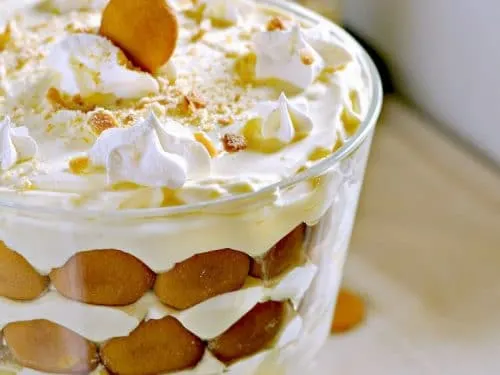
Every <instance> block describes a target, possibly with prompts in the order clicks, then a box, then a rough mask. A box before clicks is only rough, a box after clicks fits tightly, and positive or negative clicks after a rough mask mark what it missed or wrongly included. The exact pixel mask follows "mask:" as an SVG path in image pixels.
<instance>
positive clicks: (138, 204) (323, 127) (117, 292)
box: [0, 0, 382, 375]
mask: <svg viewBox="0 0 500 375" xmlns="http://www.w3.org/2000/svg"><path fill="white" fill-rule="evenodd" d="M121 1H122V4H125V3H137V2H134V1H128V0H127V1H125V0H121ZM118 3H120V1H111V2H110V3H109V4H108V5H106V4H107V2H106V1H93V2H92V1H83V2H74V3H73V2H65V1H45V2H43V4H35V5H33V2H29V4H28V3H27V5H26V7H25V9H22V10H21V13H19V15H17V16H14V17H13V18H12V19H11V20H10V21H9V23H6V25H7V26H6V27H5V31H4V33H3V34H0V121H1V122H0V125H1V127H0V129H1V131H0V137H1V142H0V211H1V212H0V240H1V242H0V329H1V335H0V338H1V341H0V374H2V375H3V374H37V373H58V374H124V375H128V374H141V375H148V374H183V375H189V374H195V375H217V374H223V373H224V374H225V373H228V374H234V375H271V374H272V375H278V374H286V375H289V374H290V375H291V374H305V373H308V369H309V366H310V365H311V363H312V361H313V358H314V355H315V353H316V352H317V350H318V349H319V348H320V347H321V345H322V344H323V343H324V341H325V340H326V338H327V336H328V333H329V331H330V324H331V319H332V316H333V309H334V305H335V300H336V295H337V293H338V290H339V284H340V280H341V276H342V268H343V264H344V260H345V257H346V253H347V248H348V243H349V239H350V236H351V230H352V226H353V221H354V217H355V213H356V207H357V202H358V198H359V192H360V189H361V185H362V180H363V174H364V169H365V164H366V161H367V158H368V153H369V149H370V143H371V138H372V135H373V130H374V126H375V122H376V120H377V118H378V116H379V113H380V108H381V103H382V89H381V84H380V79H379V76H378V73H377V71H376V69H375V67H374V65H373V63H372V61H371V60H370V58H369V57H368V55H367V54H366V53H365V52H364V50H363V49H362V48H361V47H360V46H359V45H358V44H357V43H356V42H355V41H354V39H352V38H351V37H350V36H349V35H348V34H347V33H346V32H345V31H343V30H342V29H341V28H340V27H338V26H336V25H334V24H333V23H331V22H330V21H327V20H326V19H324V18H322V17H321V16H319V15H317V14H315V13H313V12H311V11H309V10H306V9H305V8H302V7H300V6H297V5H294V4H290V3H287V2H284V1H280V0H259V1H255V2H241V3H240V2H231V1H223V0H213V1H210V0H207V1H203V2H196V1H194V2H192V1H182V0H179V1H177V2H174V3H172V4H170V5H169V6H166V8H165V4H166V3H164V2H163V1H156V0H154V1H153V0H151V1H147V2H146V1H145V2H144V3H143V4H142V5H141V6H142V8H148V7H151V8H152V9H153V11H147V12H144V14H145V15H138V16H137V18H138V21H137V20H133V19H131V21H130V23H126V24H122V25H126V26H127V27H129V28H130V29H131V30H132V31H133V32H132V33H129V34H128V35H129V36H130V35H131V34H139V37H140V39H141V40H142V41H143V43H142V44H143V45H146V46H145V47H144V46H143V45H140V46H139V52H140V53H142V54H143V55H141V56H139V57H137V56H136V53H137V51H136V50H133V49H131V48H130V45H129V44H127V41H125V42H123V40H120V39H119V37H116V36H114V34H113V32H109V29H108V32H106V31H105V29H106V27H103V25H104V22H105V21H104V19H105V17H106V12H108V11H109V13H111V12H113V11H112V10H109V9H110V8H113V7H114V6H116V4H118ZM111 4H113V6H111ZM158 4H160V6H161V7H160V8H159V9H156V10H155V8H154V7H155V6H159V5H158ZM17 5H19V4H17ZM105 6H107V7H106V8H105V9H106V10H104V11H103V8H104V7H105ZM129 11H130V9H129ZM165 11H166V13H165V14H166V18H164V20H165V22H167V23H168V22H170V21H171V20H172V15H173V14H174V15H176V17H177V19H178V21H175V22H178V23H177V24H175V26H176V28H177V29H176V33H178V36H177V35H176V37H178V40H177V41H176V46H175V43H174V48H175V47H176V49H175V52H174V53H173V57H171V58H170V56H168V57H165V56H163V57H160V62H161V63H162V64H159V65H161V66H159V67H158V69H149V68H150V65H148V64H150V63H151V64H154V63H155V62H154V61H155V60H154V59H153V58H152V59H149V60H148V59H147V58H144V56H145V55H146V54H147V53H148V51H147V44H148V42H147V39H148V38H151V39H153V40H156V39H155V38H156V36H157V35H156V34H155V31H154V30H153V31H151V30H150V29H148V31H147V35H146V34H145V35H140V32H141V29H140V25H141V22H140V21H141V17H146V18H145V20H146V21H148V19H147V17H153V16H152V15H151V14H155V15H159V16H158V17H160V19H161V17H162V16H161V14H162V12H165ZM114 12H118V11H116V10H115V11H114ZM135 13H136V14H139V13H141V12H139V11H137V10H135ZM102 15H104V16H102ZM117 17H118V16H117ZM169 17H170V18H169ZM155 20H156V19H155ZM169 20H170V21H169ZM156 21H157V20H156ZM146 23H148V22H146ZM149 23H154V22H149ZM158 24H159V25H160V26H161V27H160V26H158V28H159V29H160V30H162V29H164V28H165V27H167V26H169V27H171V26H172V25H173V24H169V25H167V26H165V24H162V23H161V22H160V23H158ZM99 25H100V28H99ZM122 27H125V26H122ZM137 28H139V29H137ZM110 29H112V27H111V26H110ZM99 30H100V31H99ZM144 32H145V31H144ZM145 33H146V32H145ZM160 34H161V35H160V36H159V38H160V41H161V38H162V37H164V35H163V34H162V33H161V32H160ZM169 35H170V34H169ZM167 39H168V38H167ZM158 46H161V44H159V45H156V47H155V48H159V47H158ZM167 47H168V46H167ZM167 47H165V48H167ZM143 58H144V59H143ZM162 58H163V59H164V60H162ZM167 61H168V62H167ZM229 102H231V104H230V105H229V104H228V103H229Z"/></svg>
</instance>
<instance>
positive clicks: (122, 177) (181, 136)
mask: <svg viewBox="0 0 500 375" xmlns="http://www.w3.org/2000/svg"><path fill="white" fill-rule="evenodd" d="M88 155H89V158H90V161H91V163H92V164H94V165H96V166H102V167H105V168H106V173H107V176H108V182H109V184H115V183H118V182H133V183H136V184H138V185H143V186H149V187H168V188H171V189H178V188H180V187H182V186H183V185H184V184H185V183H186V181H187V180H188V179H192V178H196V177H200V176H205V175H208V174H209V173H210V155H209V154H208V151H207V150H206V148H205V147H204V146H203V145H202V144H201V143H199V142H197V141H196V140H195V139H194V137H193V135H192V133H191V132H190V131H189V130H187V129H185V128H184V127H183V126H182V125H180V124H178V123H176V122H175V121H174V120H170V121H168V122H167V123H166V124H165V125H163V124H161V123H160V121H159V120H158V118H157V117H156V116H155V114H154V113H153V112H151V113H150V114H149V116H148V117H147V118H146V119H145V120H144V121H142V122H140V123H138V124H136V125H134V126H132V127H130V128H113V129H108V130H106V131H104V132H103V133H102V134H101V136H100V137H99V138H98V139H97V141H96V142H95V144H94V146H93V147H92V148H91V150H90V151H89V153H88Z"/></svg>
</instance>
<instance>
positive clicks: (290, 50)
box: [254, 25, 325, 90]
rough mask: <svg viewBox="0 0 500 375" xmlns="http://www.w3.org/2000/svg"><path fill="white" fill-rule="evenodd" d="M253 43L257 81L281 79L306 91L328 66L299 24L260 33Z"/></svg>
mask: <svg viewBox="0 0 500 375" xmlns="http://www.w3.org/2000/svg"><path fill="white" fill-rule="evenodd" d="M254 44H255V53H256V55H257V61H256V65H255V78H256V79H258V80H270V79H278V80H281V81H284V82H287V83H290V84H292V85H294V86H296V87H298V88H299V89H302V90H305V89H307V88H308V87H309V85H311V84H312V83H313V82H314V81H315V80H316V78H318V76H319V75H320V73H321V71H322V70H323V68H324V67H325V63H324V60H323V58H322V57H321V56H320V55H319V53H318V52H316V51H315V50H314V48H313V47H311V45H310V44H309V43H308V42H307V41H306V39H305V37H304V34H303V31H302V30H301V28H300V26H298V25H294V26H293V27H292V28H291V29H290V30H276V31H264V32H261V33H259V34H257V35H256V36H255V38H254ZM303 56H307V58H306V59H304V58H303Z"/></svg>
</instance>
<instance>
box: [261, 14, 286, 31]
mask: <svg viewBox="0 0 500 375" xmlns="http://www.w3.org/2000/svg"><path fill="white" fill-rule="evenodd" d="M266 30H267V31H278V30H286V26H285V23H284V22H283V20H282V19H281V18H280V17H278V16H274V17H273V18H271V19H270V20H269V22H268V23H267V26H266Z"/></svg>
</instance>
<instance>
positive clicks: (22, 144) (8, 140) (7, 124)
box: [0, 117, 38, 170]
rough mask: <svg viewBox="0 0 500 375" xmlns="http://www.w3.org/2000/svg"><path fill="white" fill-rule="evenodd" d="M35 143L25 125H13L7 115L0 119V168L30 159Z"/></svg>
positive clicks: (32, 155)
mask: <svg viewBox="0 0 500 375" xmlns="http://www.w3.org/2000/svg"><path fill="white" fill-rule="evenodd" d="M37 148H38V147H37V144H36V142H35V140H34V139H33V138H31V137H30V135H29V131H28V129H27V128H26V127H24V126H20V127H13V126H12V122H11V121H10V118H9V117H6V118H4V119H3V121H0V169H1V170H7V169H10V168H12V167H13V166H14V165H16V164H17V163H19V162H21V161H24V160H29V159H32V158H33V157H34V156H35V155H36V153H37Z"/></svg>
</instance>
